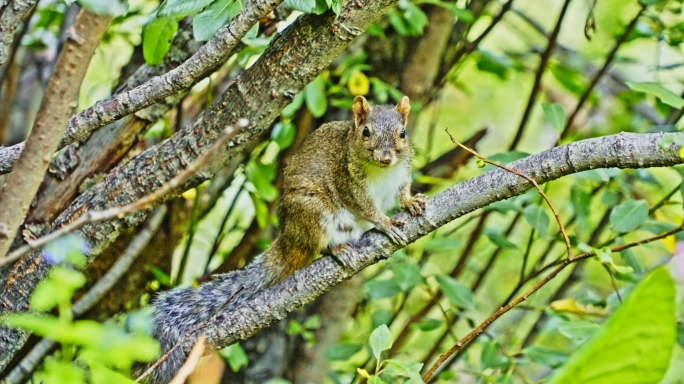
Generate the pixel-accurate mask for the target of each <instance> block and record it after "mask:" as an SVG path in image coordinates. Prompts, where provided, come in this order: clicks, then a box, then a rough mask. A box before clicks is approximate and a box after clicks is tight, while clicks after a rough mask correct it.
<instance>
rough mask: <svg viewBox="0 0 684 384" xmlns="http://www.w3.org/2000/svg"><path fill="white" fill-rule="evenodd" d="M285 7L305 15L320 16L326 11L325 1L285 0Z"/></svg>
mask: <svg viewBox="0 0 684 384" xmlns="http://www.w3.org/2000/svg"><path fill="white" fill-rule="evenodd" d="M285 5H286V6H288V7H290V8H292V9H294V10H297V11H299V12H302V13H306V14H310V13H314V14H317V15H320V14H321V13H323V12H325V11H326V10H327V9H328V4H327V3H326V1H325V0H285Z"/></svg>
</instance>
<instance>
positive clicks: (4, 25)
mask: <svg viewBox="0 0 684 384" xmlns="http://www.w3.org/2000/svg"><path fill="white" fill-rule="evenodd" d="M36 2H37V0H2V1H0V65H2V64H4V63H5V61H7V56H8V55H9V47H10V45H12V41H13V40H14V32H15V31H16V30H17V26H18V25H19V23H21V21H22V20H23V19H24V17H25V16H26V15H27V14H28V13H29V11H31V9H32V8H33V7H34V6H35V5H36Z"/></svg>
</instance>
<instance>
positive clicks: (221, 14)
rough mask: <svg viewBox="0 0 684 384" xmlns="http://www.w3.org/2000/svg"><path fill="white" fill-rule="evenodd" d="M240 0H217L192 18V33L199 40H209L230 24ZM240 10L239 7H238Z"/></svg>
mask: <svg viewBox="0 0 684 384" xmlns="http://www.w3.org/2000/svg"><path fill="white" fill-rule="evenodd" d="M235 4H237V7H240V2H239V1H235V0H216V1H214V2H213V3H212V4H211V5H210V6H208V7H207V8H206V9H205V10H204V11H202V13H200V14H199V15H197V16H195V17H194V18H193V19H192V33H193V35H194V36H195V40H197V41H207V40H210V39H211V38H212V37H214V34H215V33H216V31H218V30H219V29H220V28H221V27H223V26H224V25H226V24H228V22H229V21H230V19H231V16H232V15H234V14H235V12H234V11H233V8H234V7H235ZM238 12H239V9H238Z"/></svg>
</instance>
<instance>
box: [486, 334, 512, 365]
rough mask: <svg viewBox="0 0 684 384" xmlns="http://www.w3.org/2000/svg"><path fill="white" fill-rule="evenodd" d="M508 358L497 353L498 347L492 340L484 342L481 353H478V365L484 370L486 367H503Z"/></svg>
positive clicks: (506, 363)
mask: <svg viewBox="0 0 684 384" xmlns="http://www.w3.org/2000/svg"><path fill="white" fill-rule="evenodd" d="M508 364H509V362H508V358H506V357H505V356H502V355H500V354H499V348H498V347H497V345H496V342H494V341H488V342H486V343H484V346H483V347H482V354H481V355H480V367H481V368H482V369H483V370H484V369H487V368H503V369H506V368H507V367H508Z"/></svg>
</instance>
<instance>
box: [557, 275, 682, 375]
mask: <svg viewBox="0 0 684 384" xmlns="http://www.w3.org/2000/svg"><path fill="white" fill-rule="evenodd" d="M675 312H676V306H675V285H674V281H673V280H672V277H671V276H670V273H669V272H668V270H667V268H666V267H659V268H656V269H655V270H653V271H652V272H651V273H649V274H648V275H647V276H646V277H645V278H644V279H643V280H642V281H641V282H640V283H639V284H638V285H637V286H636V287H635V288H634V290H633V291H632V292H631V294H630V295H629V296H628V297H627V298H626V299H625V301H624V303H623V304H622V305H621V306H620V307H619V308H618V310H617V311H616V312H615V313H614V314H613V315H612V316H611V317H610V318H609V319H608V320H607V321H606V322H605V323H604V324H603V325H602V326H601V329H600V330H599V331H598V332H597V333H596V335H594V336H593V337H592V338H591V340H589V341H588V342H587V343H585V344H584V345H583V346H582V347H581V348H580V349H579V350H578V351H577V352H575V353H574V354H573V355H572V356H571V357H570V359H569V360H568V362H567V363H566V364H565V366H563V367H562V368H561V369H560V370H558V371H556V373H555V374H554V375H553V377H551V378H550V380H548V381H547V383H549V384H565V383H583V384H599V383H600V384H602V383H620V384H636V383H658V382H660V380H661V379H662V378H663V376H664V375H665V372H666V371H667V368H668V366H669V364H670V357H671V355H672V349H673V347H674V345H675V340H676V336H677V334H676V333H677V329H676V317H675Z"/></svg>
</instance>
